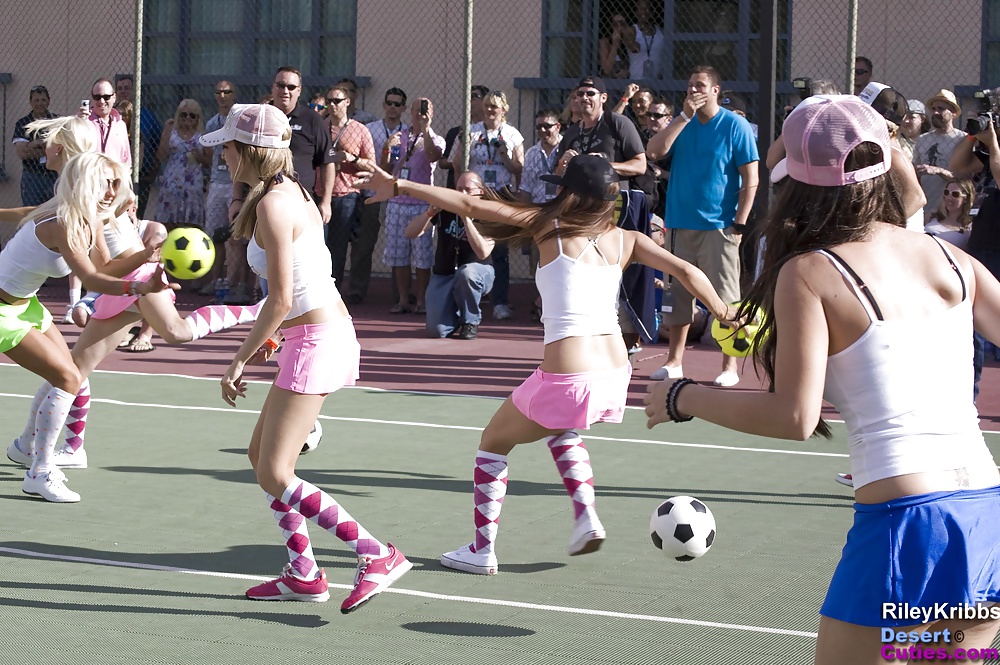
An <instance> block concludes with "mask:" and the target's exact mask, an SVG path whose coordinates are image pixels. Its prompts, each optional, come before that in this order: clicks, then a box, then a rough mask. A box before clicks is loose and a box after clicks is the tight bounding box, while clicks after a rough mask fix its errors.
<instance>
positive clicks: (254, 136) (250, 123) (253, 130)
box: [198, 104, 291, 148]
mask: <svg viewBox="0 0 1000 665" xmlns="http://www.w3.org/2000/svg"><path fill="white" fill-rule="evenodd" d="M288 127H289V125H288V116H286V115H285V114H284V113H282V112H281V111H279V110H278V109H276V108H275V107H273V106H271V105H269V104H233V108H232V109H231V110H230V111H229V115H228V116H226V124H225V126H224V127H223V128H222V129H218V130H216V131H214V132H209V133H208V134H203V135H202V136H201V138H200V139H198V140H199V142H200V143H201V144H202V145H203V146H206V147H211V146H215V145H221V144H223V143H226V142H227V141H239V142H240V143H246V144H247V145H255V146H259V147H261V148H287V147H288V144H289V143H291V140H290V139H283V138H282V136H284V134H285V132H287V131H288Z"/></svg>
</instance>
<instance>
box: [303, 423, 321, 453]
mask: <svg viewBox="0 0 1000 665" xmlns="http://www.w3.org/2000/svg"><path fill="white" fill-rule="evenodd" d="M322 438H323V426H322V425H320V424H319V421H318V420H317V421H316V422H314V423H313V428H312V431H311V432H309V436H307V437H306V442H305V443H304V444H302V453H301V454H302V455H305V454H306V453H311V452H312V451H314V450H316V449H317V448H319V442H320V440H322Z"/></svg>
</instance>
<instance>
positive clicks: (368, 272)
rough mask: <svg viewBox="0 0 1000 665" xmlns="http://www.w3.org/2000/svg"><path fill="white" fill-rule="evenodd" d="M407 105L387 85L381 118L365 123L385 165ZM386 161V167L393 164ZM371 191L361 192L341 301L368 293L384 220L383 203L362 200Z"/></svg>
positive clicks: (352, 302)
mask: <svg viewBox="0 0 1000 665" xmlns="http://www.w3.org/2000/svg"><path fill="white" fill-rule="evenodd" d="M405 108H406V93H405V92H404V91H402V90H401V89H399V88H389V89H388V90H386V91H385V95H384V96H383V97H382V113H383V114H384V117H383V119H382V120H376V121H374V122H369V123H368V124H367V125H366V127H367V129H368V132H369V133H370V134H371V137H372V148H373V150H374V154H375V160H376V161H377V162H379V165H380V166H382V167H383V168H385V166H384V165H385V164H389V163H390V162H391V164H394V163H395V162H394V161H393V160H392V152H393V151H392V146H391V145H389V144H390V139H392V138H393V137H395V143H394V145H395V146H396V147H397V153H396V154H397V158H398V147H399V135H400V134H401V133H402V132H403V130H405V129H406V128H407V124H406V123H405V122H403V121H402V120H401V119H400V118H401V116H402V115H403V109H405ZM391 164H390V165H389V170H391V168H392V166H391ZM371 194H372V192H369V191H365V190H362V192H361V213H360V219H361V226H360V228H359V230H358V237H357V238H356V239H355V240H354V241H352V242H351V274H350V277H349V278H348V289H347V295H346V296H344V302H346V303H347V304H348V305H358V304H360V303H362V302H364V300H365V296H367V295H368V285H369V284H370V283H371V277H372V255H373V254H374V253H375V245H377V244H378V234H379V229H380V228H381V226H382V224H383V223H384V222H385V203H365V202H364V200H365V199H366V198H367V197H369V196H371Z"/></svg>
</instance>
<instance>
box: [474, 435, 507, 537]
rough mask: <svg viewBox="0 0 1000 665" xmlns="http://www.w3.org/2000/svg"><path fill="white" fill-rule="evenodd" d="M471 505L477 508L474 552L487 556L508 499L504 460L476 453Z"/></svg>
mask: <svg viewBox="0 0 1000 665" xmlns="http://www.w3.org/2000/svg"><path fill="white" fill-rule="evenodd" d="M472 482H473V485H474V486H475V488H474V489H473V501H474V502H475V504H476V508H475V510H474V511H473V518H474V520H475V523H476V542H475V543H473V545H472V547H473V550H474V551H476V552H485V553H489V552H492V551H493V544H494V543H495V542H496V539H497V531H498V530H499V529H500V524H499V523H500V509H501V508H502V507H503V500H504V497H505V496H507V456H506V455H497V454H496V453H488V452H485V451H483V450H480V451H479V452H478V453H476V469H475V471H473V476H472Z"/></svg>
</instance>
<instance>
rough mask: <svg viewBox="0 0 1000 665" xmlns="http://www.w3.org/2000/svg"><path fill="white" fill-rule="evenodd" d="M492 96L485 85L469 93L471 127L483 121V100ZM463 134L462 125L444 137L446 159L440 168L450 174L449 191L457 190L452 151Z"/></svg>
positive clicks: (440, 161)
mask: <svg viewBox="0 0 1000 665" xmlns="http://www.w3.org/2000/svg"><path fill="white" fill-rule="evenodd" d="M488 94H490V89H489V88H487V87H486V86H485V85H474V86H472V89H471V90H470V91H469V118H470V120H469V126H470V127H471V126H472V125H475V124H476V123H480V122H482V121H483V98H484V97H486V95H488ZM461 134H462V125H458V126H456V127H452V128H451V129H449V130H448V131H447V132H445V135H444V157H442V158H441V159H440V160H438V167H439V168H442V169H445V170H446V171H447V172H448V189H455V166H454V164H452V157H453V156H454V155H453V154H452V151H453V150H454V149H455V143H457V142H458V137H459V136H461Z"/></svg>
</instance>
